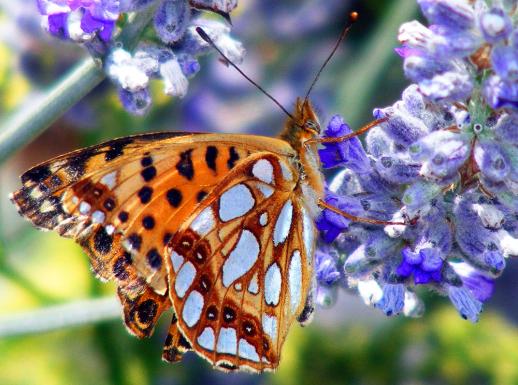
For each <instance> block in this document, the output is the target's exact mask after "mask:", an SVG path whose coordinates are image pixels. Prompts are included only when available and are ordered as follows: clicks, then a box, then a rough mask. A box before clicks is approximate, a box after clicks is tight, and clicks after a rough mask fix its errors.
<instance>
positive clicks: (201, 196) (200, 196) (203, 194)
mask: <svg viewBox="0 0 518 385" xmlns="http://www.w3.org/2000/svg"><path fill="white" fill-rule="evenodd" d="M206 196H207V192H206V191H203V190H201V191H199V192H198V194H196V200H197V201H198V202H201V201H202V200H203V199H204V198H205V197H206Z"/></svg>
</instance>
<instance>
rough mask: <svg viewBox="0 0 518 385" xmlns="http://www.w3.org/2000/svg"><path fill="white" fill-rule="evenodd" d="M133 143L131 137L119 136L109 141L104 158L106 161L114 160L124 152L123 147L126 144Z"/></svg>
mask: <svg viewBox="0 0 518 385" xmlns="http://www.w3.org/2000/svg"><path fill="white" fill-rule="evenodd" d="M131 143H133V139H132V138H120V139H115V140H114V141H113V142H110V148H109V150H108V151H107V152H106V153H105V154H104V159H106V161H107V162H109V161H111V160H114V159H116V158H118V157H119V156H121V155H122V154H124V147H126V146H127V145H128V144H131Z"/></svg>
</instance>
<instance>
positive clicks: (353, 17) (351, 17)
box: [304, 12, 358, 102]
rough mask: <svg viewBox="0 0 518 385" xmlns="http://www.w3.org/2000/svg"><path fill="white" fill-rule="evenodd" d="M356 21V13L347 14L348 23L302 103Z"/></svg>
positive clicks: (305, 100)
mask: <svg viewBox="0 0 518 385" xmlns="http://www.w3.org/2000/svg"><path fill="white" fill-rule="evenodd" d="M356 20H358V12H351V13H350V14H349V21H348V22H347V24H346V25H345V27H344V29H343V30H342V33H341V34H340V37H339V38H338V40H337V42H336V44H335V46H334V47H333V50H332V51H331V53H330V54H329V56H328V57H327V59H326V60H325V61H324V64H322V66H321V67H320V69H319V70H318V72H317V75H316V76H315V79H313V83H311V86H310V87H309V89H308V92H306V96H305V97H304V102H307V100H308V98H309V94H310V93H311V91H313V88H314V87H315V84H317V81H318V79H319V78H320V75H321V74H322V71H324V68H326V67H327V64H328V63H329V62H330V61H331V59H332V57H333V56H334V54H335V53H336V51H337V50H338V48H339V47H340V44H341V43H342V41H343V40H344V39H345V37H346V36H347V33H348V32H349V30H350V29H351V27H352V26H353V24H354V23H355V22H356Z"/></svg>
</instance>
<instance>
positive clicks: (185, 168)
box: [176, 149, 194, 180]
mask: <svg viewBox="0 0 518 385" xmlns="http://www.w3.org/2000/svg"><path fill="white" fill-rule="evenodd" d="M192 151H193V150H192V149H190V150H187V151H184V152H182V153H181V154H180V160H179V161H178V163H177V164H176V169H177V170H178V172H179V173H180V175H182V176H183V177H185V178H187V179H188V180H192V178H193V177H194V166H193V164H192Z"/></svg>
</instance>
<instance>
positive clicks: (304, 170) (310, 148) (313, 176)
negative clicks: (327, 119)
mask: <svg viewBox="0 0 518 385" xmlns="http://www.w3.org/2000/svg"><path fill="white" fill-rule="evenodd" d="M319 136H320V123H319V121H318V117H317V115H316V113H315V111H314V110H313V107H312V106H311V103H310V102H309V101H308V100H301V99H298V100H297V103H296V108H295V114H294V118H293V119H292V118H289V119H288V120H287V121H286V124H285V128H284V131H283V132H282V134H281V139H284V140H285V141H287V142H288V143H289V144H290V145H291V146H292V147H293V149H294V150H295V151H296V152H297V155H298V157H297V159H295V163H296V167H297V169H298V170H299V171H300V173H299V175H300V180H299V188H300V189H301V190H302V191H301V192H302V194H303V195H304V196H306V197H307V198H308V201H310V202H311V201H313V202H312V203H314V204H312V206H314V210H313V211H317V202H318V199H319V198H321V197H322V196H323V194H324V180H323V178H322V173H321V171H320V160H319V157H318V151H317V144H316V143H308V142H307V141H308V140H310V139H315V138H318V137H319ZM313 214H314V215H316V212H314V213H313Z"/></svg>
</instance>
